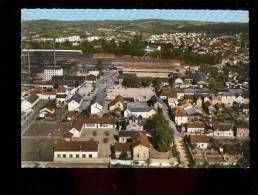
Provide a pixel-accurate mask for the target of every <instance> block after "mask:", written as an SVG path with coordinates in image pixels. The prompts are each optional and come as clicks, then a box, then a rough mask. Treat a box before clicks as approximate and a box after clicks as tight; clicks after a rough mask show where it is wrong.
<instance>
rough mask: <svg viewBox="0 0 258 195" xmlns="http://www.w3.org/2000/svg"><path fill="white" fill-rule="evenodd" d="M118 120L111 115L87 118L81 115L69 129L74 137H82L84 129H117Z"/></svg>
mask: <svg viewBox="0 0 258 195" xmlns="http://www.w3.org/2000/svg"><path fill="white" fill-rule="evenodd" d="M116 126H117V120H116V119H114V118H110V117H95V118H86V117H83V116H79V117H78V118H77V119H76V120H75V121H74V123H73V128H72V129H71V130H70V131H69V132H70V133H72V134H73V137H80V136H81V132H82V130H83V129H115V128H116Z"/></svg>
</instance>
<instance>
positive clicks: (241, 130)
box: [236, 122, 249, 138]
mask: <svg viewBox="0 0 258 195" xmlns="http://www.w3.org/2000/svg"><path fill="white" fill-rule="evenodd" d="M236 137H237V138H249V124H248V123H247V122H242V123H240V124H238V125H237V127H236Z"/></svg>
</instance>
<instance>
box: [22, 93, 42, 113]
mask: <svg viewBox="0 0 258 195" xmlns="http://www.w3.org/2000/svg"><path fill="white" fill-rule="evenodd" d="M39 100H40V98H39V96H38V95H35V94H32V95H30V96H28V97H26V98H25V99H24V100H22V102H21V111H22V112H30V111H32V109H33V108H34V107H35V106H36V105H37V104H38V102H39Z"/></svg>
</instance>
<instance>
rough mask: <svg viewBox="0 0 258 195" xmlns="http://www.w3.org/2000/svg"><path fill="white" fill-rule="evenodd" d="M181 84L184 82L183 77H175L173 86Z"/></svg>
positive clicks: (176, 86)
mask: <svg viewBox="0 0 258 195" xmlns="http://www.w3.org/2000/svg"><path fill="white" fill-rule="evenodd" d="M183 84H184V81H183V79H181V78H177V79H175V81H174V83H173V86H174V87H175V88H178V87H180V86H182V85H183Z"/></svg>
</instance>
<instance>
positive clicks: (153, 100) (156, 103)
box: [149, 95, 162, 110]
mask: <svg viewBox="0 0 258 195" xmlns="http://www.w3.org/2000/svg"><path fill="white" fill-rule="evenodd" d="M149 103H150V105H152V106H153V107H154V108H155V109H156V110H158V109H162V100H161V99H160V98H159V97H157V96H156V95H154V96H152V97H151V99H150V100H149Z"/></svg>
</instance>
